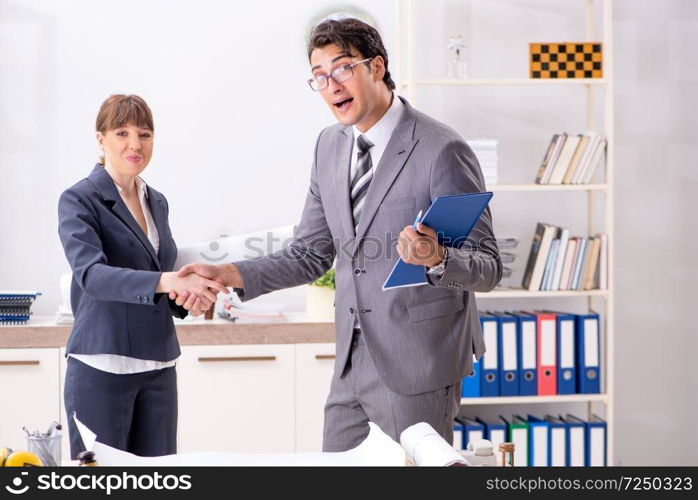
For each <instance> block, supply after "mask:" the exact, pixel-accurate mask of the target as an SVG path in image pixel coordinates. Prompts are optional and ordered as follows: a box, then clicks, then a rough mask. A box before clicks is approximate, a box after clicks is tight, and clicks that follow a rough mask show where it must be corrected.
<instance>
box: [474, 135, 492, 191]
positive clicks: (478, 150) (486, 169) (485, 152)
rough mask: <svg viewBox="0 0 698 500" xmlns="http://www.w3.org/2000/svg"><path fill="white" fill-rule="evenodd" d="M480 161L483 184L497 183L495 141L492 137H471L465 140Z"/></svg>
mask: <svg viewBox="0 0 698 500" xmlns="http://www.w3.org/2000/svg"><path fill="white" fill-rule="evenodd" d="M466 142H467V143H468V146H470V148H471V149H472V150H473V153H475V156H476V157H477V161H478V162H479V163H480V169H482V175H483V176H484V177H485V185H486V186H489V185H491V184H497V141H496V140H494V139H472V140H469V141H466Z"/></svg>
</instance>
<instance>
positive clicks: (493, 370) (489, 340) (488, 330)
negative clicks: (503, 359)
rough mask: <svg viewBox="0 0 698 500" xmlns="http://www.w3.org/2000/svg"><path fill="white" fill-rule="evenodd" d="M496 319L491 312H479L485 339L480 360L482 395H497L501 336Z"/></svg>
mask: <svg viewBox="0 0 698 500" xmlns="http://www.w3.org/2000/svg"><path fill="white" fill-rule="evenodd" d="M498 323H499V322H498V321H497V318H496V317H495V316H492V315H491V314H485V313H480V326H481V327H482V336H483V337H484V339H485V348H486V349H487V350H486V351H485V354H483V356H482V359H481V360H480V362H481V363H482V366H481V367H480V395H481V396H482V397H492V396H499V351H500V345H501V338H500V335H499V328H498Z"/></svg>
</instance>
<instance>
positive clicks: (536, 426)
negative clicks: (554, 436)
mask: <svg viewBox="0 0 698 500" xmlns="http://www.w3.org/2000/svg"><path fill="white" fill-rule="evenodd" d="M549 433H550V425H549V424H548V422H546V421H545V420H543V419H542V418H538V417H535V416H533V415H529V416H528V443H529V444H528V465H529V466H531V467H548V466H550V454H549V447H550V441H549V439H548V435H549Z"/></svg>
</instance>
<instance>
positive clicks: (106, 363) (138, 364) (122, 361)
mask: <svg viewBox="0 0 698 500" xmlns="http://www.w3.org/2000/svg"><path fill="white" fill-rule="evenodd" d="M114 185H115V186H116V189H117V191H119V194H120V195H121V198H122V199H123V200H124V203H126V198H125V196H124V190H123V189H122V188H121V186H119V185H118V184H116V183H114ZM136 189H137V190H138V200H139V202H140V204H141V208H142V209H143V215H144V216H145V225H146V227H147V229H148V235H147V236H148V241H149V242H150V244H151V245H153V248H154V249H155V254H156V255H157V254H158V252H159V251H160V235H159V233H158V228H157V227H156V226H155V221H154V220H153V215H152V214H151V213H150V207H149V206H148V189H147V185H146V183H145V181H143V179H141V178H140V177H136ZM126 206H128V205H126ZM129 210H130V208H129ZM131 214H132V215H133V218H134V219H136V220H138V218H137V217H136V214H134V213H133V211H132V210H131ZM143 307H148V306H143ZM68 356H71V357H73V358H75V359H77V360H79V361H81V362H83V363H85V364H86V365H89V366H91V367H92V368H96V369H97V370H102V371H104V372H109V373H115V374H117V375H128V374H131V373H143V372H149V371H152V370H161V369H163V368H169V367H170V366H174V365H175V364H176V363H177V359H173V360H172V361H153V360H149V359H137V358H131V357H128V356H120V355H118V354H69V355H68Z"/></svg>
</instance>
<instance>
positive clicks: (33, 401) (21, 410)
mask: <svg viewBox="0 0 698 500" xmlns="http://www.w3.org/2000/svg"><path fill="white" fill-rule="evenodd" d="M0 400H1V401H2V402H3V404H2V408H3V410H2V415H1V416H0V446H3V447H9V448H12V449H14V450H26V449H27V439H26V434H25V432H24V431H23V430H22V427H25V426H26V427H27V429H29V430H30V431H33V430H35V429H37V430H39V431H40V432H46V430H47V429H48V426H49V425H50V424H51V422H53V421H54V420H57V419H58V415H59V403H58V349H56V348H49V349H0Z"/></svg>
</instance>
